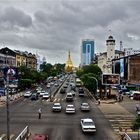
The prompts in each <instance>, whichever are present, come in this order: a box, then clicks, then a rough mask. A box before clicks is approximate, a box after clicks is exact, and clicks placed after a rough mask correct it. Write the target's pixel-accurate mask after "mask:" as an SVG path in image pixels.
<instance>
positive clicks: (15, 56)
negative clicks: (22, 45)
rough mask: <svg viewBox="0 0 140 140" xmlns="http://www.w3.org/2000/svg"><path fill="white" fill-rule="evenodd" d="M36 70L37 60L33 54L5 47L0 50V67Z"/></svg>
mask: <svg viewBox="0 0 140 140" xmlns="http://www.w3.org/2000/svg"><path fill="white" fill-rule="evenodd" d="M23 65H24V66H26V67H27V68H32V69H37V58H36V55H35V54H32V53H28V52H27V51H25V52H22V51H19V50H14V51H13V50H11V49H9V48H7V47H5V48H2V49H0V67H1V68H2V67H8V66H12V67H20V66H23Z"/></svg>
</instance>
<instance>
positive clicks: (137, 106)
mask: <svg viewBox="0 0 140 140" xmlns="http://www.w3.org/2000/svg"><path fill="white" fill-rule="evenodd" d="M136 111H139V104H138V103H137V104H136Z"/></svg>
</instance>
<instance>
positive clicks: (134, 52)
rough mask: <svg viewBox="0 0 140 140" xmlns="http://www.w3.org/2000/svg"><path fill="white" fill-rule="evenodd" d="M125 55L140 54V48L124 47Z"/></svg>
mask: <svg viewBox="0 0 140 140" xmlns="http://www.w3.org/2000/svg"><path fill="white" fill-rule="evenodd" d="M124 53H125V56H129V55H134V54H139V53H140V50H134V49H133V48H124Z"/></svg>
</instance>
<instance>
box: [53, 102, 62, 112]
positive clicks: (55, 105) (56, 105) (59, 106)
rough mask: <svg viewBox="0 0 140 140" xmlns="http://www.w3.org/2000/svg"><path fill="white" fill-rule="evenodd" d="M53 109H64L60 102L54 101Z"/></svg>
mask: <svg viewBox="0 0 140 140" xmlns="http://www.w3.org/2000/svg"><path fill="white" fill-rule="evenodd" d="M52 110H53V111H61V110H62V106H61V104H60V103H54V104H53V107H52Z"/></svg>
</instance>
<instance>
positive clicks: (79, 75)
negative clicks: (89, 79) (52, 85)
mask: <svg viewBox="0 0 140 140" xmlns="http://www.w3.org/2000/svg"><path fill="white" fill-rule="evenodd" d="M83 74H84V72H83V70H82V69H80V70H77V71H76V75H77V76H78V77H81V76H82V75H83Z"/></svg>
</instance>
